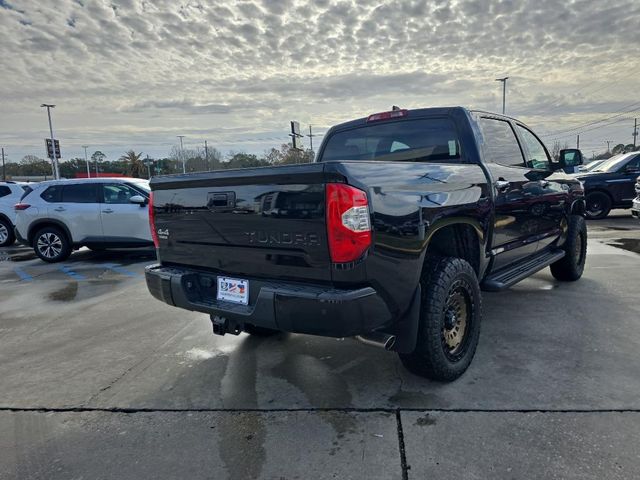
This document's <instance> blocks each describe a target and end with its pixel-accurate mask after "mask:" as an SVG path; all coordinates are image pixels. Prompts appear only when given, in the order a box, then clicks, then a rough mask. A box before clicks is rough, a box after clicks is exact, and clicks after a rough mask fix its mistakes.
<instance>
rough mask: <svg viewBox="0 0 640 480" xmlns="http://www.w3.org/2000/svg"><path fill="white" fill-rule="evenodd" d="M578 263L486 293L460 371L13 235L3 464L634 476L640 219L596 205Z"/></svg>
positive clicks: (3, 367) (8, 262)
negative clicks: (200, 307)
mask: <svg viewBox="0 0 640 480" xmlns="http://www.w3.org/2000/svg"><path fill="white" fill-rule="evenodd" d="M589 234H590V243H589V257H588V264H587V269H586V271H585V275H584V277H583V278H582V279H581V281H579V282H577V283H572V284H562V283H559V282H556V281H555V280H554V279H553V277H552V276H551V275H550V273H549V272H548V270H547V271H542V272H540V273H538V274H537V275H535V276H534V277H532V278H530V279H527V280H525V281H524V282H522V283H520V284H518V285H516V286H515V287H513V288H512V289H510V290H508V291H506V292H503V293H493V294H490V293H485V294H484V299H485V302H484V303H485V315H484V320H483V326H482V329H483V330H482V333H481V339H480V345H479V347H478V352H477V354H476V357H475V359H474V361H473V363H472V365H471V367H470V368H469V370H468V371H467V373H466V374H465V375H464V376H463V377H462V378H460V379H459V380H457V381H456V382H453V383H450V384H440V383H435V382H430V381H427V380H424V379H422V378H419V377H416V376H414V375H412V374H410V373H408V372H406V371H405V370H404V369H403V368H402V365H401V364H400V362H399V361H398V359H397V358H396V357H395V355H394V354H391V353H387V352H384V351H382V350H378V349H375V348H373V347H368V346H365V345H362V344H360V343H358V342H356V341H354V340H352V339H329V338H319V337H311V336H303V335H287V334H282V335H278V336H275V337H271V338H264V339H259V338H254V337H249V336H247V335H244V334H242V335H240V336H238V337H234V336H229V335H227V336H225V337H214V336H213V335H212V334H211V326H210V323H209V320H208V318H207V317H206V316H205V315H202V314H199V313H195V312H187V311H184V310H179V309H175V308H172V307H169V306H167V305H165V304H162V303H161V302H158V301H156V300H155V299H153V298H152V297H151V296H150V295H149V294H148V292H147V290H146V287H145V285H144V277H143V271H144V266H145V265H146V264H148V263H152V262H153V253H152V252H149V251H128V252H127V251H121V252H112V251H107V252H91V251H89V250H82V251H80V252H76V253H74V255H72V256H71V257H70V258H69V259H68V260H67V261H66V262H64V263H63V264H55V265H49V264H45V263H43V262H41V261H40V260H38V259H37V258H34V256H33V254H32V252H30V251H29V250H28V249H25V248H21V247H15V248H8V249H0V479H5V478H6V479H13V478H132V479H133V478H136V479H137V478H190V479H195V478H215V479H221V478H230V479H246V478H269V479H271V478H275V479H295V478H300V479H308V478H327V479H329V478H358V479H374V478H381V479H393V478H398V479H402V478H420V479H421V478H581V479H582V478H593V479H601V478H638V477H640V449H638V448H637V446H636V444H637V441H636V440H637V438H638V436H639V435H640V349H638V348H637V346H638V344H639V343H640V304H638V302H637V298H638V284H639V283H640V255H638V253H636V252H637V251H638V250H637V249H636V247H637V245H638V241H639V240H640V223H639V222H637V221H634V219H632V218H631V217H630V216H629V215H628V211H624V212H619V211H617V212H614V214H613V215H612V217H610V218H609V219H606V220H602V221H597V222H589Z"/></svg>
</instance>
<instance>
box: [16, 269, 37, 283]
mask: <svg viewBox="0 0 640 480" xmlns="http://www.w3.org/2000/svg"><path fill="white" fill-rule="evenodd" d="M13 271H14V272H15V273H16V275H18V276H19V277H20V280H24V281H25V282H30V281H31V280H33V277H32V276H31V275H29V274H28V273H27V272H25V271H24V270H23V269H21V268H20V267H15V268H14V269H13Z"/></svg>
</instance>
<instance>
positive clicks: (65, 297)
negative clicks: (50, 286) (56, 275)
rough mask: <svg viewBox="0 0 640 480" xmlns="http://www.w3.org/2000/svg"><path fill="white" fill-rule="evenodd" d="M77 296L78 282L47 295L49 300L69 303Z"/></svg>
mask: <svg viewBox="0 0 640 480" xmlns="http://www.w3.org/2000/svg"><path fill="white" fill-rule="evenodd" d="M77 295H78V282H72V283H69V284H67V285H65V286H64V287H62V288H61V289H59V290H55V291H53V292H51V293H50V294H49V300H54V301H56V302H70V301H71V300H73V299H75V298H76V296H77Z"/></svg>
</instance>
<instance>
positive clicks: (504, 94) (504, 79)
mask: <svg viewBox="0 0 640 480" xmlns="http://www.w3.org/2000/svg"><path fill="white" fill-rule="evenodd" d="M507 80H509V77H502V78H496V82H502V114H503V115H504V112H505V106H506V97H507Z"/></svg>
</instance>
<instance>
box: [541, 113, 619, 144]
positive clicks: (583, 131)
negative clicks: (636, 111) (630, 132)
mask: <svg viewBox="0 0 640 480" xmlns="http://www.w3.org/2000/svg"><path fill="white" fill-rule="evenodd" d="M631 118H632V117H626V118H619V119H617V120H614V121H612V122H609V123H605V124H603V125H596V126H595V127H591V128H587V129H585V130H581V131H580V133H586V132H591V131H593V130H598V129H600V128H604V127H608V126H610V125H614V124H616V123H620V122H626V121H627V120H631ZM574 135H575V133H566V134H564V135H558V136H553V135H547V136H553V140H559V139H561V138H566V137H573V136H574Z"/></svg>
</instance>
